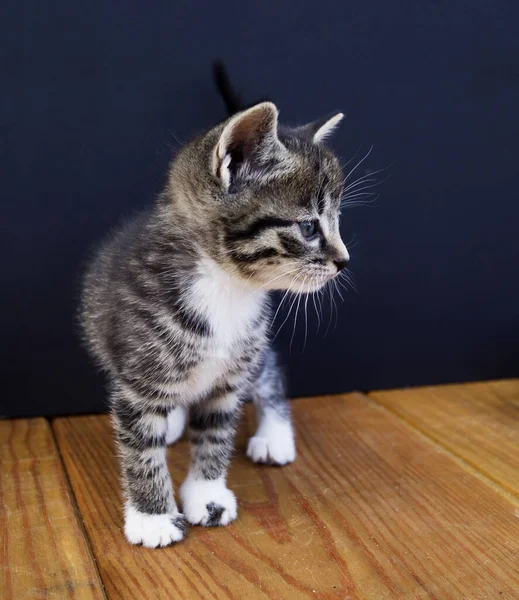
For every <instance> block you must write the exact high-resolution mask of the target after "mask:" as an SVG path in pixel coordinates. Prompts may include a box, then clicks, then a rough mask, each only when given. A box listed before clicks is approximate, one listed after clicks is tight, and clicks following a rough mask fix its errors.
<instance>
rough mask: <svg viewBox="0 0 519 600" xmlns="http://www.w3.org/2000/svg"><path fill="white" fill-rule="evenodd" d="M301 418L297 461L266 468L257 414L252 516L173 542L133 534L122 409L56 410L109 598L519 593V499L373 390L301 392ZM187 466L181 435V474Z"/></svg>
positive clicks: (238, 481) (239, 468)
mask: <svg viewBox="0 0 519 600" xmlns="http://www.w3.org/2000/svg"><path fill="white" fill-rule="evenodd" d="M294 417H295V420H296V422H297V429H298V435H299V437H298V443H299V456H298V459H297V461H296V462H295V463H294V464H293V465H290V466H288V467H284V468H281V469H280V468H271V467H260V466H256V465H253V464H251V463H249V462H248V461H247V459H246V458H245V457H244V456H243V453H244V446H245V439H246V433H247V431H249V432H250V431H252V429H253V428H252V418H251V414H250V412H249V415H248V419H247V423H246V425H245V427H244V428H243V431H242V432H241V435H240V440H239V444H238V452H237V456H236V458H235V461H234V465H233V467H232V469H231V473H230V477H229V484H230V487H231V488H232V489H234V490H235V491H236V493H237V495H238V498H239V505H240V516H239V518H238V521H237V522H235V523H233V524H232V525H231V526H229V527H227V528H222V529H203V528H191V529H190V532H189V534H188V537H187V539H186V540H185V541H184V542H182V543H181V544H180V545H178V546H173V547H169V548H164V549H159V550H148V549H145V548H141V547H135V546H130V545H128V544H127V543H126V542H125V540H124V537H123V533H122V519H121V507H120V501H119V491H118V483H117V463H116V456H115V449H114V446H113V443H112V435H111V430H110V423H109V420H108V418H107V417H104V416H99V417H74V418H70V419H58V420H56V421H55V422H54V427H55V431H56V434H57V438H58V443H59V445H60V448H61V450H62V453H63V456H64V459H65V463H66V467H67V469H68V472H69V475H70V478H71V481H72V485H73V488H74V491H75V494H76V497H77V500H78V503H79V506H80V509H81V512H82V515H83V519H84V522H85V526H86V529H87V531H88V534H89V537H90V539H91V541H92V545H93V548H94V553H95V555H96V558H97V562H98V566H99V569H100V572H101V577H102V579H103V581H104V584H105V586H106V588H107V592H108V594H109V597H110V598H132V599H133V598H135V599H137V598H150V597H153V598H171V597H175V598H186V599H189V600H194V599H196V598H204V599H205V598H217V599H219V598H234V599H239V600H242V599H247V598H251V599H262V598H279V599H285V598H298V599H299V598H321V599H328V598H341V599H344V598H352V599H368V600H371V599H373V600H375V599H376V600H379V599H381V600H384V599H389V598H397V599H402V598H436V599H438V600H448V599H450V598H453V599H456V600H459V599H461V598H467V599H470V600H476V599H479V598H481V599H483V598H500V597H503V598H518V597H519V596H518V593H517V582H518V581H519V566H518V565H519V518H518V517H519V512H518V509H517V506H515V505H514V504H513V503H511V502H510V501H508V500H507V499H506V498H505V497H504V496H502V495H501V494H499V493H496V492H495V491H494V490H493V489H492V488H491V487H489V486H487V485H485V483H484V482H482V481H481V480H480V479H478V478H476V477H473V476H472V475H471V474H470V473H467V472H465V471H464V470H463V469H462V468H461V467H460V466H459V464H458V461H456V460H453V459H452V458H451V457H450V455H448V454H447V453H446V452H445V451H444V450H443V449H441V448H440V447H438V446H437V445H436V444H433V443H432V442H430V441H429V440H427V439H426V438H424V437H423V436H422V435H421V434H420V433H418V432H416V431H413V430H412V429H410V428H409V426H408V425H407V424H406V423H404V422H403V421H401V420H400V419H398V418H397V417H395V416H393V415H391V414H390V413H388V411H386V410H385V409H383V408H381V407H379V406H377V405H376V404H374V403H372V402H371V401H369V400H368V399H366V398H365V397H362V396H360V395H350V396H342V397H328V398H314V399H306V400H299V401H296V402H295V403H294ZM187 464H188V447H187V444H186V442H180V443H179V444H178V445H177V446H176V447H174V448H173V449H172V450H171V451H170V467H171V472H172V475H173V478H174V481H175V484H177V485H178V484H179V483H180V482H181V481H182V478H183V477H184V474H185V470H186V467H187Z"/></svg>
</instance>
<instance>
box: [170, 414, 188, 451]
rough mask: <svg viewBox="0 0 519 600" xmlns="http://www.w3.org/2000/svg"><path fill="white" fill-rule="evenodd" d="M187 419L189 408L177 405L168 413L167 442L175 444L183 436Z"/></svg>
mask: <svg viewBox="0 0 519 600" xmlns="http://www.w3.org/2000/svg"><path fill="white" fill-rule="evenodd" d="M186 421H187V408H184V407H183V406H177V407H176V408H173V409H172V410H171V412H170V413H169V414H168V426H167V432H166V444H167V445H168V446H169V445H170V444H174V443H175V442H176V441H177V440H179V439H180V438H181V437H182V434H183V433H184V429H185V427H186Z"/></svg>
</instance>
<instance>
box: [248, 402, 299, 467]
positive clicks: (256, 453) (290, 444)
mask: <svg viewBox="0 0 519 600" xmlns="http://www.w3.org/2000/svg"><path fill="white" fill-rule="evenodd" d="M247 456H248V457H249V458H250V459H251V460H252V461H253V462H255V463H264V464H269V465H286V464H288V463H291V462H293V461H294V460H295V458H296V444H295V441H294V432H293V430H292V424H291V423H290V421H287V420H282V419H280V418H279V417H277V416H276V415H275V414H268V413H267V414H265V415H264V417H263V419H262V422H261V423H260V426H259V428H258V431H257V432H256V435H255V436H254V437H252V438H250V440H249V444H248V446H247Z"/></svg>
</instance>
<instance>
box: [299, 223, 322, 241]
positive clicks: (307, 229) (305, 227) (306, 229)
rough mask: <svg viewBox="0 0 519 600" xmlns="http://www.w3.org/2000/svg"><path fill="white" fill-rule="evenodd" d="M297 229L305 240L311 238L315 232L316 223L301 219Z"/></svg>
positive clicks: (316, 230)
mask: <svg viewBox="0 0 519 600" xmlns="http://www.w3.org/2000/svg"><path fill="white" fill-rule="evenodd" d="M299 229H300V230H301V233H302V235H303V237H304V238H306V239H307V240H308V239H310V238H313V237H314V236H315V235H316V234H317V233H318V229H317V223H316V222H315V221H303V222H301V223H299Z"/></svg>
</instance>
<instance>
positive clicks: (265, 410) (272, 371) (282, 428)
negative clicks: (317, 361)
mask: <svg viewBox="0 0 519 600" xmlns="http://www.w3.org/2000/svg"><path fill="white" fill-rule="evenodd" d="M253 400H254V404H255V405H256V414H257V421H258V429H257V431H256V433H255V435H254V437H252V438H250V440H249V444H248V447H247V456H248V457H249V458H250V459H251V460H252V461H253V462H256V463H264V464H270V465H286V464H288V463H291V462H293V461H294V460H295V457H296V446H295V441H294V430H293V428H292V420H291V416H290V405H289V403H288V400H287V399H286V396H285V389H284V385H283V376H282V373H281V370H280V367H279V365H278V363H277V359H276V355H275V354H274V352H273V350H271V349H269V350H268V351H267V355H266V357H265V364H264V367H263V370H262V372H261V374H260V376H259V377H258V379H257V381H256V383H255V384H254V386H253Z"/></svg>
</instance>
